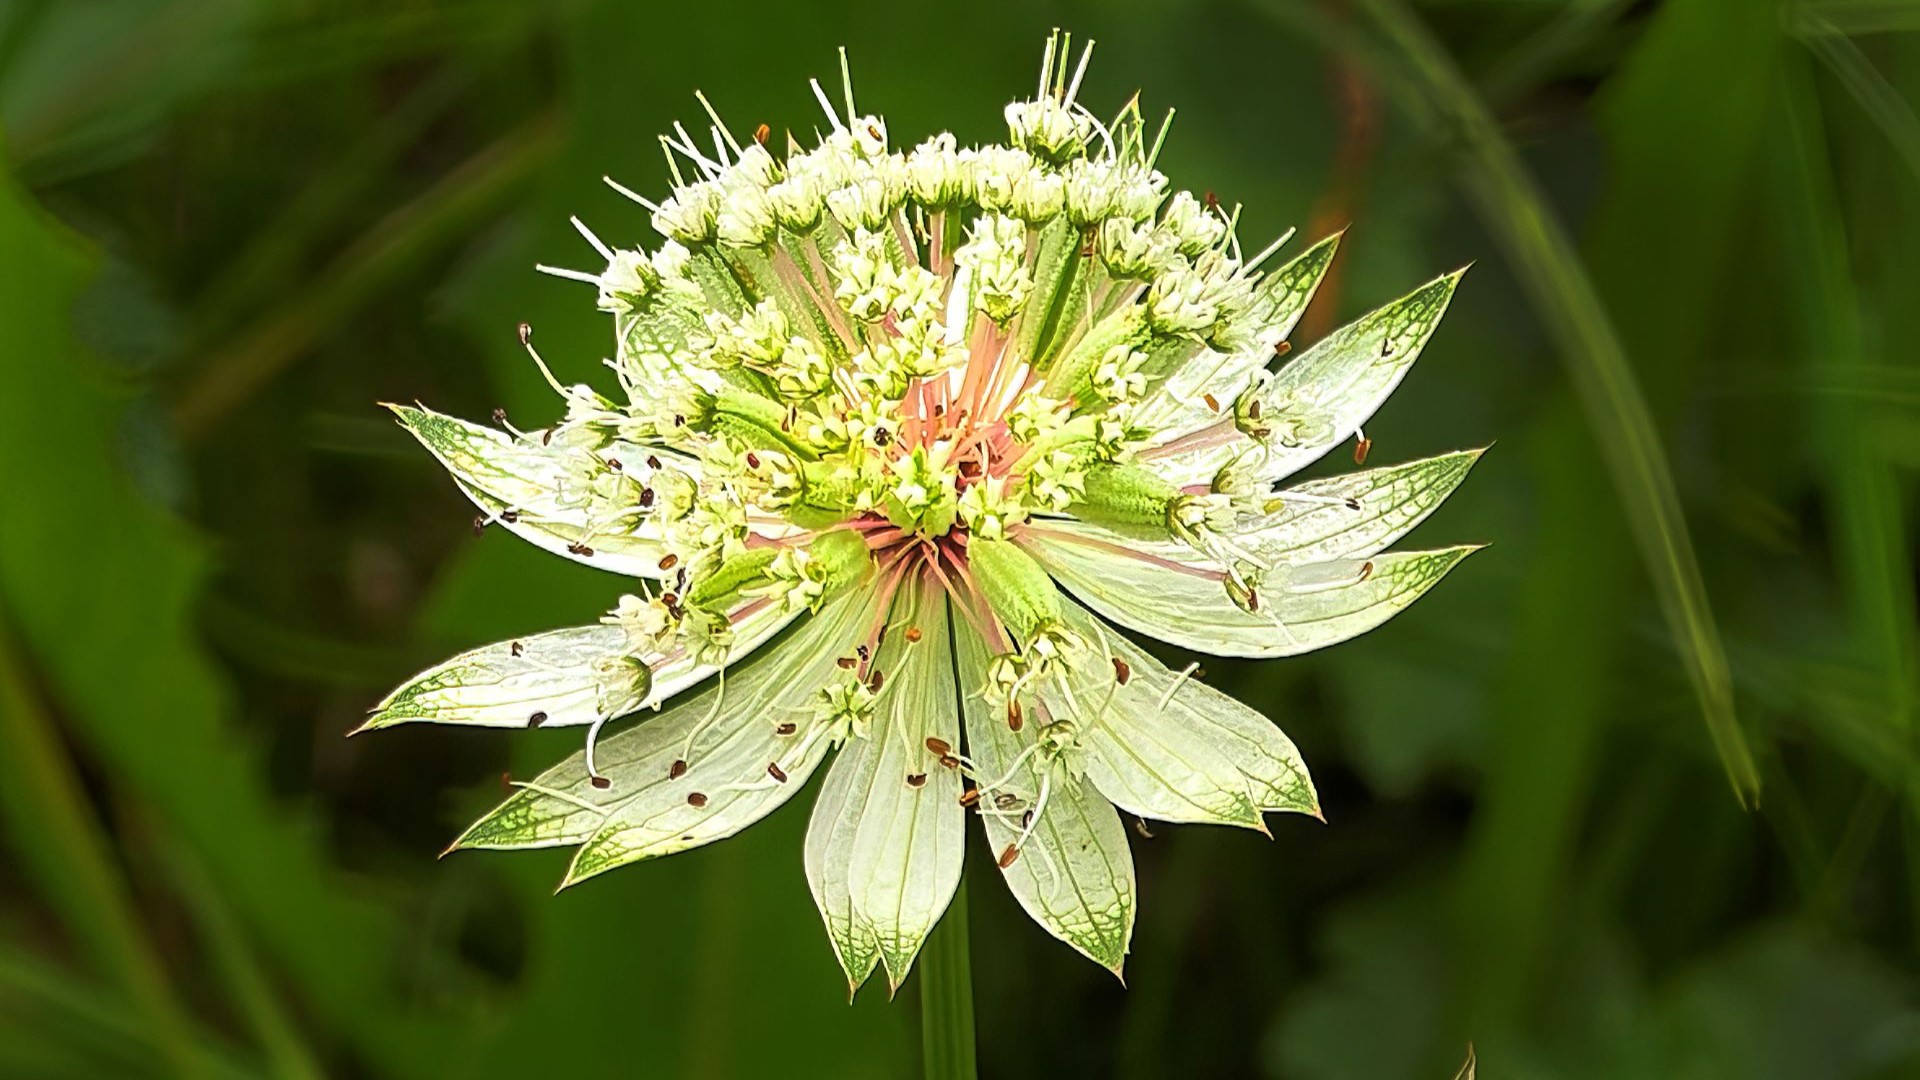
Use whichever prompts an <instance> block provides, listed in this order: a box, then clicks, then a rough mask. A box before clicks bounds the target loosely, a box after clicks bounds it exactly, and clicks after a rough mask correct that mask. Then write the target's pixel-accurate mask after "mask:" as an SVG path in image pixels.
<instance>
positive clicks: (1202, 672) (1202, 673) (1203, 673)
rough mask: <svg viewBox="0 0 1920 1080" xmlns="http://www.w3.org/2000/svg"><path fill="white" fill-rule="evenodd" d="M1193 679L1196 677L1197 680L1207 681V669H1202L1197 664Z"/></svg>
mask: <svg viewBox="0 0 1920 1080" xmlns="http://www.w3.org/2000/svg"><path fill="white" fill-rule="evenodd" d="M1193 677H1194V678H1196V679H1203V680H1204V679H1205V678H1206V677H1207V669H1206V668H1203V667H1200V666H1199V665H1197V664H1196V665H1194V668H1193Z"/></svg>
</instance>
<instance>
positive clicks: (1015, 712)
mask: <svg viewBox="0 0 1920 1080" xmlns="http://www.w3.org/2000/svg"><path fill="white" fill-rule="evenodd" d="M1026 726H1027V716H1026V714H1025V713H1023V712H1021V711H1020V703H1019V702H1017V701H1009V702H1007V730H1008V731H1019V730H1020V729H1021V728H1023V727H1026Z"/></svg>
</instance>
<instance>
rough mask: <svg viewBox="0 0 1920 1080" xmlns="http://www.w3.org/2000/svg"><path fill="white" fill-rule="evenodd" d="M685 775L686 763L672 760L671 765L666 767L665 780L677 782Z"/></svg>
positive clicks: (675, 759)
mask: <svg viewBox="0 0 1920 1080" xmlns="http://www.w3.org/2000/svg"><path fill="white" fill-rule="evenodd" d="M685 775H687V763H686V762H684V761H682V760H680V759H679V758H674V759H673V764H671V765H669V766H667V779H669V780H678V779H680V778H681V777H683V776H685Z"/></svg>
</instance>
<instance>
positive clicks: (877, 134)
mask: <svg viewBox="0 0 1920 1080" xmlns="http://www.w3.org/2000/svg"><path fill="white" fill-rule="evenodd" d="M867 134H868V135H870V136H872V137H873V138H875V139H883V138H885V137H886V133H885V132H883V131H881V130H880V125H879V124H868V125H867Z"/></svg>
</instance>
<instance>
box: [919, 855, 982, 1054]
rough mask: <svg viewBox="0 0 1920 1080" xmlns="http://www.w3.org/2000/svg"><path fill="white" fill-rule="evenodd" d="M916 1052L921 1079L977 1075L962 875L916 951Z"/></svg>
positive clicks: (965, 891) (971, 972)
mask: <svg viewBox="0 0 1920 1080" xmlns="http://www.w3.org/2000/svg"><path fill="white" fill-rule="evenodd" d="M920 1053H921V1060H922V1061H923V1062H924V1064H925V1068H924V1073H925V1076H926V1080H974V1077H975V1075H976V1074H977V1070H976V1068H975V1066H974V1059H973V967H972V962H971V960H970V959H969V958H968V956H967V882H966V879H965V878H964V877H962V878H961V880H960V887H959V888H958V889H957V890H955V891H954V894H953V903H952V904H951V905H949V906H948V907H947V914H946V915H945V916H944V917H943V918H942V919H941V920H940V923H939V925H937V926H935V927H934V928H933V933H932V934H930V935H928V937H927V947H926V949H925V950H924V951H922V952H921V954H920Z"/></svg>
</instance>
